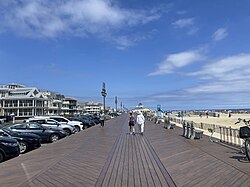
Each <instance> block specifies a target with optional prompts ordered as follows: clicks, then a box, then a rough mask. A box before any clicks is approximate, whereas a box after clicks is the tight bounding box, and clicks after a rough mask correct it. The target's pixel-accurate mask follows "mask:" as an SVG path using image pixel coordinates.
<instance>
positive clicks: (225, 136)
mask: <svg viewBox="0 0 250 187" xmlns="http://www.w3.org/2000/svg"><path fill="white" fill-rule="evenodd" d="M169 119H170V121H173V122H175V123H179V124H184V123H185V124H186V125H187V124H189V125H193V126H194V127H195V128H199V129H201V130H206V131H208V129H212V130H213V132H214V134H218V135H219V137H217V138H219V141H220V142H224V143H227V144H231V145H234V146H241V145H242V141H243V140H242V139H241V138H240V137H239V129H233V128H231V127H225V126H220V125H214V124H207V123H195V122H193V121H188V120H183V119H180V118H173V117H169Z"/></svg>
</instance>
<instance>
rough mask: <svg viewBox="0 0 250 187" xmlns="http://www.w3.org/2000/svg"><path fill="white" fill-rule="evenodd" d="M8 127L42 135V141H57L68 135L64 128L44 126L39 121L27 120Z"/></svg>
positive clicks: (17, 130)
mask: <svg viewBox="0 0 250 187" xmlns="http://www.w3.org/2000/svg"><path fill="white" fill-rule="evenodd" d="M6 128H8V129H10V130H12V131H14V132H21V133H34V134H36V135H38V136H40V137H41V139H42V142H55V141H57V140H59V139H61V138H64V137H66V136H67V134H66V133H65V132H64V131H63V130H59V129H52V128H48V127H43V126H42V125H41V124H39V123H34V122H25V123H16V124H11V125H8V126H6Z"/></svg>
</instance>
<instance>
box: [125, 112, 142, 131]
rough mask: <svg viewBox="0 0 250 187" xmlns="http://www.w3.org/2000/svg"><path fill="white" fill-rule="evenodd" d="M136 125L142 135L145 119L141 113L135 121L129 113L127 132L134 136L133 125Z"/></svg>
mask: <svg viewBox="0 0 250 187" xmlns="http://www.w3.org/2000/svg"><path fill="white" fill-rule="evenodd" d="M136 123H137V124H138V127H139V131H140V134H141V135H143V132H144V124H145V118H144V116H143V115H142V113H141V112H139V114H138V115H137V119H136V120H135V117H134V115H133V113H132V112H130V113H129V119H128V125H129V132H130V134H133V135H134V134H135V124H136Z"/></svg>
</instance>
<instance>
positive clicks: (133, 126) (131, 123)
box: [128, 112, 135, 135]
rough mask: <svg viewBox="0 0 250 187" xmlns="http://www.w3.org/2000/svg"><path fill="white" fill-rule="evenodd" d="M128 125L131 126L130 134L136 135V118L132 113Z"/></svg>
mask: <svg viewBox="0 0 250 187" xmlns="http://www.w3.org/2000/svg"><path fill="white" fill-rule="evenodd" d="M128 125H129V133H130V134H133V135H134V134H135V117H134V115H133V113H132V112H130V113H129V118H128Z"/></svg>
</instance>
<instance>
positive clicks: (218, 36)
mask: <svg viewBox="0 0 250 187" xmlns="http://www.w3.org/2000/svg"><path fill="white" fill-rule="evenodd" d="M227 35H228V32H227V29H226V28H219V29H218V30H217V31H215V32H214V34H213V36H212V38H213V40H214V41H220V40H223V39H224V38H226V37H227Z"/></svg>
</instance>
